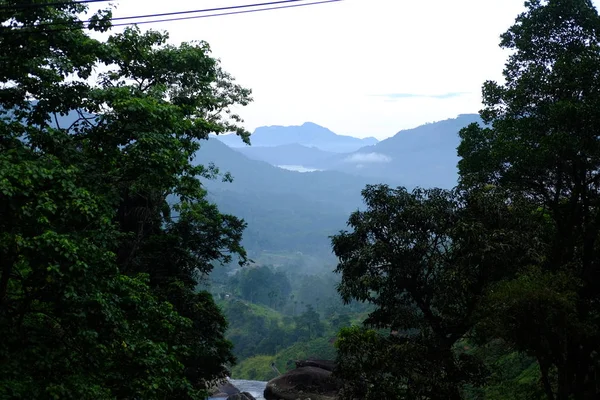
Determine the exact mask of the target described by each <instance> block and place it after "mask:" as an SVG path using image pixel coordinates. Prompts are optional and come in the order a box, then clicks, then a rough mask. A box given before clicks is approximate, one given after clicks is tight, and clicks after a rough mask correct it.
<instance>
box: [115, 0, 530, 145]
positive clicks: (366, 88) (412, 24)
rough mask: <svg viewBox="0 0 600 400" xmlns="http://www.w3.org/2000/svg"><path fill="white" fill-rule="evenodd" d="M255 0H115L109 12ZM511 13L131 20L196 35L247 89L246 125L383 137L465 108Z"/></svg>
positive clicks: (401, 1)
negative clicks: (305, 126) (308, 126)
mask: <svg viewBox="0 0 600 400" xmlns="http://www.w3.org/2000/svg"><path fill="white" fill-rule="evenodd" d="M263 1H269V0H263ZM307 1H310V0H307ZM257 2H261V1H260V0H168V1H164V0H143V1H142V0H120V1H116V2H115V4H117V5H118V7H117V9H116V10H115V12H114V16H115V17H118V16H132V15H140V14H150V13H161V12H171V11H184V10H195V9H205V8H211V7H219V6H230V5H240V4H252V3H257ZM522 10H523V0H344V1H340V2H335V3H328V4H320V5H314V6H306V7H296V8H289V9H282V10H273V11H264V12H256V13H248V14H241V15H230V16H221V17H214V18H202V19H196V20H188V21H177V22H168V23H159V24H147V25H140V28H142V29H148V28H152V29H160V30H167V31H168V32H169V33H170V36H171V41H172V42H173V43H175V44H177V43H180V42H182V41H190V40H205V41H207V42H208V43H209V44H210V45H211V47H212V50H213V55H214V56H215V57H217V58H219V59H221V62H222V65H223V67H224V69H225V70H227V71H228V72H230V73H231V74H233V75H234V76H235V77H236V78H237V81H238V82H239V83H241V84H243V85H244V86H246V87H249V88H251V89H252V91H253V97H254V102H253V103H252V104H251V105H250V106H248V107H244V108H242V109H241V110H239V111H240V114H241V115H242V116H243V117H244V119H245V121H246V127H247V128H248V129H249V130H250V131H253V130H254V128H256V127H258V126H262V125H298V124H302V123H303V122H306V121H311V122H315V123H317V124H320V125H323V126H326V127H328V128H329V129H331V130H333V131H334V132H336V133H339V134H346V135H353V136H357V137H366V136H375V137H377V138H379V139H383V138H386V137H389V136H392V135H394V134H395V133H396V132H398V131H399V130H401V129H406V128H411V127H415V126H418V125H421V124H423V123H426V122H433V121H438V120H441V119H446V118H453V117H456V116H457V115H458V114H461V113H474V112H477V111H478V110H479V109H480V108H481V101H480V90H481V84H482V83H483V81H484V80H486V79H499V78H500V76H501V71H502V67H503V64H504V61H505V59H506V56H507V53H506V52H505V51H503V50H501V49H500V48H499V47H498V43H499V35H500V34H501V33H502V32H504V31H505V30H506V29H507V28H508V27H509V26H510V25H511V24H512V23H513V22H514V19H515V17H516V16H517V15H518V14H519V13H520V12H521V11H522Z"/></svg>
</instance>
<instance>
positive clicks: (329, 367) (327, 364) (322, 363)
mask: <svg viewBox="0 0 600 400" xmlns="http://www.w3.org/2000/svg"><path fill="white" fill-rule="evenodd" d="M301 367H317V368H321V369H324V370H325V371H331V372H333V370H334V368H335V361H331V360H312V359H311V360H300V361H296V368H301Z"/></svg>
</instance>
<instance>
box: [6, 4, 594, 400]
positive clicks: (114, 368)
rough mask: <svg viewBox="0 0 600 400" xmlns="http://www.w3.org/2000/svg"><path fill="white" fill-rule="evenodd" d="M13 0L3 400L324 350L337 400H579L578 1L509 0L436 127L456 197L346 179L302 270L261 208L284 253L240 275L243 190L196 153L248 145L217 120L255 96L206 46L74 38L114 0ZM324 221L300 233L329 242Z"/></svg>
mask: <svg viewBox="0 0 600 400" xmlns="http://www.w3.org/2000/svg"><path fill="white" fill-rule="evenodd" d="M44 3H46V4H44ZM27 4H28V5H27V6H24V3H23V2H21V1H18V0H5V1H3V2H2V3H0V21H1V22H2V23H1V24H0V83H1V84H0V399H49V398H52V399H90V400H91V399H94V400H98V399H150V400H152V399H156V400H158V399H197V400H201V399H202V400H203V399H205V398H206V396H207V389H208V388H209V386H210V385H211V384H212V383H213V382H215V381H216V380H219V379H222V378H224V377H226V376H234V377H241V378H249V379H259V380H267V379H270V378H272V377H273V376H274V375H275V372H274V370H273V369H272V368H271V365H272V363H274V365H275V367H276V368H277V369H278V370H280V371H285V370H286V369H289V368H291V367H292V364H293V361H294V360H296V359H299V358H308V357H317V356H318V357H320V358H331V359H335V360H336V369H335V371H334V376H335V377H337V378H338V379H339V381H340V382H341V391H340V393H339V398H340V399H348V400H351V399H365V400H371V399H372V400H375V399H378V400H379V399H406V400H438V399H439V400H442V399H444V400H445V399H450V400H458V399H468V400H475V399H494V400H501V399H506V400H508V399H548V400H570V399H577V400H579V399H596V398H599V397H600V374H599V370H600V286H599V285H600V240H599V239H600V139H599V135H598V133H597V131H596V130H597V129H598V127H599V126H600V16H599V14H598V11H597V9H596V8H595V7H594V5H593V4H592V2H591V1H590V0H529V1H527V2H526V3H525V11H524V12H523V13H522V14H521V15H518V16H517V18H516V21H515V23H514V25H512V26H511V27H510V28H509V29H508V30H507V31H506V32H505V33H504V34H502V35H501V43H500V45H501V47H502V48H504V49H506V50H508V51H507V53H508V54H509V56H508V60H507V61H506V64H505V67H504V71H503V81H502V82H495V81H487V82H485V83H484V84H483V89H482V100H483V109H482V110H481V112H480V118H481V123H479V122H474V123H471V124H469V125H468V126H466V127H464V128H462V129H460V131H459V132H456V134H457V135H458V137H459V139H460V142H459V145H458V148H457V154H456V155H457V156H458V160H459V161H458V179H457V185H456V186H455V187H454V188H452V189H448V188H435V187H434V188H423V187H417V188H412V187H411V188H410V189H407V188H406V187H403V186H391V185H387V184H383V183H381V184H368V185H366V186H365V185H363V184H362V183H363V181H360V180H357V181H356V182H360V186H361V187H362V192H360V189H358V190H357V191H356V193H353V194H351V193H346V192H344V193H343V194H342V195H341V196H340V197H343V198H346V197H350V196H355V197H358V196H359V195H362V199H363V201H364V206H363V207H362V208H360V209H357V210H356V211H353V212H352V211H350V210H348V204H345V205H344V207H340V210H343V212H344V213H345V215H344V218H345V219H346V220H347V226H346V229H345V230H340V231H339V232H338V233H336V234H333V235H331V236H330V237H329V238H328V239H327V240H329V241H330V244H331V248H330V250H331V251H332V252H333V254H334V255H335V258H333V263H332V264H330V263H331V260H332V257H331V256H329V255H327V254H326V253H327V252H326V251H325V250H324V249H323V248H322V243H323V242H322V240H323V238H320V239H315V241H314V242H312V241H311V239H312V238H307V237H304V236H300V237H301V239H302V241H303V244H304V245H306V248H307V249H310V248H311V247H314V246H316V245H317V244H318V246H320V247H319V248H318V251H316V252H315V254H313V256H314V257H316V258H314V259H313V263H312V264H311V265H310V266H309V267H307V266H306V265H300V263H298V264H297V263H296V262H297V261H298V259H297V258H294V253H293V252H292V251H291V248H290V247H288V246H286V243H285V242H286V241H287V242H290V241H294V240H297V239H298V236H295V234H294V229H295V227H294V226H289V227H284V226H281V224H280V223H279V222H280V221H278V215H280V214H278V212H274V213H273V214H272V215H270V216H269V215H260V216H259V217H257V221H260V229H271V228H270V226H273V227H275V228H274V229H275V230H276V232H277V233H278V234H279V235H280V236H281V237H282V240H281V242H277V243H276V245H277V249H278V250H279V251H280V253H279V254H277V256H280V257H284V258H285V260H286V261H285V262H284V263H280V264H279V265H273V263H269V262H267V260H266V258H262V259H261V260H253V259H252V257H250V254H249V253H248V252H247V249H245V248H244V246H243V244H244V242H243V238H244V233H245V231H246V230H247V229H248V230H249V229H256V228H251V227H250V225H251V224H252V222H253V221H252V219H251V218H246V217H244V219H242V218H241V217H240V216H239V215H231V214H228V213H225V212H223V211H222V210H223V209H233V208H234V207H233V205H234V204H232V201H233V199H235V198H240V199H241V197H240V196H239V193H238V194H237V195H236V197H228V199H229V203H226V202H224V203H223V209H221V210H220V208H219V207H218V206H217V204H216V203H215V202H217V203H218V202H219V199H221V200H222V199H223V193H218V192H215V193H213V194H209V192H208V191H207V188H210V187H211V184H210V182H211V181H214V180H219V179H220V180H225V181H231V179H232V177H231V176H230V175H229V174H227V173H224V172H223V171H221V170H220V169H219V165H218V159H217V160H203V159H202V157H201V156H200V157H199V158H198V157H197V156H198V154H201V152H199V150H200V148H201V147H202V146H205V145H206V144H207V143H209V136H210V135H211V134H217V135H218V134H224V133H232V132H233V133H235V134H236V135H238V136H239V137H240V139H241V140H243V141H245V142H247V143H250V142H251V135H250V133H249V132H247V131H246V129H245V128H244V123H243V121H242V118H241V117H240V116H238V115H237V114H236V113H235V110H236V109H239V107H241V106H245V105H248V104H249V103H250V102H251V101H252V97H251V91H250V90H249V89H247V88H244V87H242V86H240V85H238V84H237V83H236V82H235V80H234V78H233V77H232V76H231V75H230V74H228V73H227V72H226V71H224V70H223V69H222V67H221V65H220V63H219V61H218V60H217V59H215V58H214V57H212V56H211V50H210V47H209V45H208V44H207V43H205V42H194V43H183V44H181V45H177V46H175V45H172V44H169V36H168V34H167V33H165V32H157V31H154V30H148V31H142V30H141V29H139V28H138V27H135V26H134V27H128V28H126V29H124V30H123V32H121V33H112V34H110V35H106V37H107V39H106V40H100V39H94V37H99V36H100V35H92V34H91V33H94V34H100V33H107V32H110V29H111V25H112V22H111V16H112V13H111V8H110V7H108V8H107V9H101V10H100V11H98V12H96V13H94V14H93V15H89V14H88V15H87V17H86V18H88V19H87V20H86V22H85V23H84V21H82V20H81V19H80V18H81V15H83V14H85V13H86V11H87V5H86V2H76V1H72V0H68V1H61V2H52V3H49V2H45V1H37V2H36V1H33V2H28V3H27ZM67 117H68V118H67ZM67 121H68V122H67ZM221 144H222V143H221ZM209 146H210V145H209ZM445 157H448V158H452V157H455V155H454V154H452V155H446V156H445ZM212 161H214V162H215V163H214V164H213V162H212ZM382 168H383V167H382ZM337 173H338V172H336V174H337ZM445 173H447V171H445ZM340 174H341V172H340ZM280 176H281V177H282V178H281V182H282V183H281V184H282V185H284V184H289V182H286V179H284V175H280ZM286 176H287V175H286ZM307 176H310V175H307ZM314 176H319V177H320V178H319V179H325V178H323V177H326V176H335V177H339V179H338V181H339V182H338V183H340V185H341V184H342V183H343V182H342V181H343V179H346V178H345V177H346V175H335V174H334V175H329V174H321V175H314ZM238 178H239V177H238ZM242 178H243V177H242ZM233 179H236V177H235V176H234V177H233ZM270 184H273V182H271V183H270ZM243 185H244V183H243V182H242V184H241V186H238V188H239V187H243ZM323 186H324V187H325V186H326V185H323ZM331 187H335V186H331ZM349 187H351V185H349V186H340V188H343V189H344V190H347V189H348V188H349ZM340 190H341V189H340ZM219 195H221V197H219ZM319 196H320V195H319V194H318V193H315V194H313V197H314V199H313V200H315V201H316V200H317V199H318V198H319ZM323 200H328V199H323ZM253 202H260V198H258V199H248V202H247V203H245V204H248V205H247V206H245V207H246V208H250V207H251V204H253ZM290 204H294V203H290ZM298 207H301V206H300V205H299V206H298ZM302 210H303V211H302V213H300V214H299V215H298V218H297V220H295V221H296V222H294V223H298V224H300V223H303V221H307V218H305V217H306V215H308V214H307V213H308V211H307V208H306V207H304V208H302ZM269 217H270V218H271V219H269ZM338 219H339V215H338V214H337V213H336V214H333V213H332V214H327V215H326V216H323V217H319V216H317V217H314V216H313V218H312V219H311V220H310V224H311V227H314V234H315V235H324V236H327V234H326V233H325V231H326V229H325V228H324V227H323V226H322V225H320V224H319V222H326V221H330V220H332V221H338ZM290 221H292V220H290ZM290 223H291V222H290ZM341 225H342V226H340V229H343V223H342V224H341ZM326 227H327V229H328V227H329V225H327V226H326ZM286 229H287V234H285V231H286ZM311 229H313V228H311ZM254 232H255V235H254V236H253V240H252V241H250V242H248V244H249V246H250V247H251V248H252V249H253V251H258V250H260V247H261V241H260V240H259V239H260V236H258V235H257V234H256V232H257V231H256V230H255V231H254ZM318 257H322V258H321V259H320V260H321V262H322V268H315V265H314V264H315V263H318V262H319V261H318V260H319V258H318ZM315 260H317V261H315Z"/></svg>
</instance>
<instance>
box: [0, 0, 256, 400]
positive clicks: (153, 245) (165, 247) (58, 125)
mask: <svg viewBox="0 0 600 400" xmlns="http://www.w3.org/2000/svg"><path fill="white" fill-rule="evenodd" d="M85 11H86V6H85V5H83V4H81V3H77V2H74V1H66V2H60V3H56V4H55V3H53V4H52V5H47V6H46V5H41V4H40V5H39V6H38V5H35V6H31V7H22V4H20V2H18V1H7V2H5V3H3V6H2V7H1V8H0V21H1V22H2V24H0V72H1V73H0V82H1V83H2V85H1V87H0V108H1V109H2V110H4V112H3V115H2V117H1V119H0V214H1V215H0V235H1V239H0V337H2V338H3V339H2V341H0V397H2V398H5V397H6V398H33V399H35V398H48V397H55V398H73V399H103V398H107V399H108V398H111V399H112V398H145V399H158V398H181V399H184V398H198V399H201V398H204V393H203V391H202V389H203V388H204V387H205V385H206V383H207V381H209V380H212V379H214V378H217V377H220V376H223V375H224V374H225V373H226V369H225V365H226V364H228V363H231V362H232V361H233V356H232V354H231V343H229V342H228V341H226V340H225V339H224V333H225V329H226V326H227V324H226V321H225V319H224V317H223V316H222V314H221V312H220V310H219V309H218V308H217V307H216V305H215V304H214V302H213V300H212V298H211V296H210V295H209V294H208V293H206V292H200V293H197V292H195V288H196V286H197V283H198V279H199V278H200V277H201V276H202V275H203V274H206V273H208V272H209V271H210V270H211V269H212V265H213V264H214V263H215V262H217V263H218V262H229V261H231V259H232V257H233V256H234V255H237V256H239V258H240V260H241V262H244V261H245V252H244V250H243V249H242V248H241V247H240V244H239V243H240V239H241V233H242V230H243V228H244V223H243V222H242V221H240V220H238V219H236V218H234V217H232V216H228V215H222V214H221V213H219V212H218V209H217V208H216V207H215V206H214V205H212V204H210V203H208V202H207V201H206V200H205V192H204V190H203V189H202V185H201V181H200V178H211V177H214V176H216V175H217V174H218V170H217V169H216V168H215V167H214V166H206V167H204V166H201V165H197V161H194V162H192V160H193V156H194V153H195V151H196V150H197V149H198V148H199V146H200V141H201V140H202V139H207V138H208V135H209V133H210V132H216V133H223V132H231V131H233V132H237V133H238V134H240V135H241V136H242V137H244V138H245V139H247V132H245V131H244V130H243V128H241V126H240V125H239V123H240V122H241V120H240V118H239V117H237V116H236V115H235V114H232V113H231V112H230V106H232V105H234V104H241V105H245V104H247V103H248V102H249V101H250V98H249V95H250V92H249V91H248V90H246V89H243V88H241V87H239V86H238V85H236V84H234V83H233V80H232V78H231V77H230V76H229V75H227V74H226V73H225V72H224V71H222V70H221V68H220V66H219V64H218V63H217V61H216V60H215V59H213V58H211V57H210V54H209V52H210V49H209V47H208V45H207V44H206V43H202V42H201V43H192V44H185V43H184V44H182V45H180V46H177V47H176V46H171V45H168V44H166V42H167V39H168V36H167V35H166V34H164V33H159V32H153V31H149V32H146V33H141V32H140V31H139V30H138V29H137V28H129V29H126V30H125V31H124V32H123V33H121V34H115V35H112V36H111V37H110V38H109V39H108V41H107V42H99V41H96V40H93V39H91V38H90V37H89V36H88V35H87V34H86V33H85V32H84V31H83V30H82V29H78V27H82V26H83V24H82V23H81V22H80V21H79V20H78V15H80V13H83V12H85ZM109 18H110V11H109V10H104V11H101V12H99V13H98V14H97V15H95V16H92V17H91V21H92V22H91V24H90V26H89V27H90V28H91V29H97V30H106V29H108V28H109V27H110V22H109ZM65 27H66V28H67V29H63V28H65ZM95 69H100V70H104V71H105V72H103V73H101V74H100V76H99V79H98V81H97V83H93V82H91V81H90V79H89V78H90V76H91V73H92V71H93V70H95ZM226 178H227V176H226ZM168 198H170V199H174V201H176V204H174V205H170V204H169V203H168V202H167V199H168Z"/></svg>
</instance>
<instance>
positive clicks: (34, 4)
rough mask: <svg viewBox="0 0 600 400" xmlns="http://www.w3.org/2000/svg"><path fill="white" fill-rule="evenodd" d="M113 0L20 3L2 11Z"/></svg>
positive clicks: (2, 7) (3, 8)
mask: <svg viewBox="0 0 600 400" xmlns="http://www.w3.org/2000/svg"><path fill="white" fill-rule="evenodd" d="M109 1H113V0H79V1H60V2H53V3H26V4H25V3H19V4H14V5H3V6H0V10H14V9H19V8H42V7H60V6H68V5H70V4H86V3H106V2H109Z"/></svg>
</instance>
